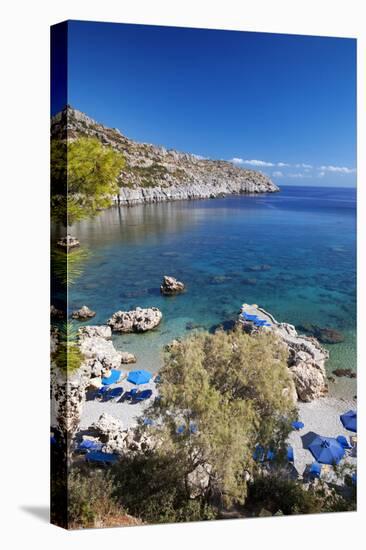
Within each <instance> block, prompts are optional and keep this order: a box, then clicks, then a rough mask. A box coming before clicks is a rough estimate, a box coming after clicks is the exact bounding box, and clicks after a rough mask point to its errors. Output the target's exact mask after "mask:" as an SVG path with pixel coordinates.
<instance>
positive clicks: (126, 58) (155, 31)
mask: <svg viewBox="0 0 366 550" xmlns="http://www.w3.org/2000/svg"><path fill="white" fill-rule="evenodd" d="M68 62H69V73H68V85H69V88H68V102H69V103H70V104H71V105H72V106H74V107H75V108H77V109H80V110H81V111H84V112H86V113H87V114H88V115H90V116H91V117H92V118H95V119H96V120H97V121H99V122H102V123H103V124H105V125H107V126H112V127H117V128H119V129H120V131H121V132H122V133H124V134H125V135H127V136H128V137H131V138H133V139H136V140H138V141H145V142H149V143H154V144H157V145H164V146H166V147H168V148H174V149H178V150H181V151H187V152H191V153H194V154H197V155H201V156H203V157H209V158H220V159H226V160H231V159H234V160H233V162H234V163H236V164H237V165H238V166H242V167H243V168H245V167H252V168H255V169H260V170H261V171H263V172H265V173H267V174H268V175H269V176H271V177H272V179H273V180H274V181H275V182H277V183H279V184H280V185H281V184H291V185H292V184H295V185H296V184H297V185H299V184H300V185H335V186H351V185H354V184H355V182H356V171H355V169H356V41H355V40H352V39H342V38H322V37H310V36H291V35H279V34H277V35H276V34H263V33H253V32H247V33H246V32H233V31H213V30H197V29H179V28H170V27H153V26H144V25H120V24H108V23H90V22H74V21H72V22H70V23H69V32H68ZM60 107H62V106H57V105H56V106H55V110H59V108H60Z"/></svg>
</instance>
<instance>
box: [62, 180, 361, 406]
mask: <svg viewBox="0 0 366 550" xmlns="http://www.w3.org/2000/svg"><path fill="white" fill-rule="evenodd" d="M72 234H73V235H75V236H77V237H78V238H79V239H80V241H81V243H82V245H84V246H87V247H89V249H90V250H91V252H92V254H91V256H90V259H89V260H88V262H87V263H86V265H85V270H84V272H83V274H82V276H81V277H80V278H79V279H78V280H77V282H76V283H75V284H74V285H73V286H72V287H71V289H70V293H69V300H70V302H69V307H70V309H74V308H79V307H80V306H82V305H83V304H86V305H88V306H89V307H90V308H92V309H93V310H95V311H96V312H97V316H96V317H95V318H94V319H93V320H92V321H91V322H92V323H96V324H101V323H105V322H106V320H107V319H108V317H109V316H110V315H111V314H112V313H113V312H115V311H117V310H119V309H122V310H129V309H133V308H135V307H136V306H141V307H147V306H156V307H158V308H159V309H161V311H162V312H163V316H164V318H163V322H162V323H161V325H160V326H159V327H158V328H157V329H156V330H154V331H152V332H149V333H146V334H137V335H135V334H132V335H122V336H115V337H114V342H115V345H116V347H118V348H120V349H126V350H128V351H130V352H133V353H135V354H136V355H137V357H138V364H137V365H138V366H143V367H144V368H146V369H149V370H152V371H156V370H158V369H159V367H160V365H161V361H162V358H161V351H162V348H163V345H164V344H166V343H167V342H169V341H171V340H172V339H173V338H176V337H182V336H185V335H189V334H190V333H191V330H192V327H193V329H194V328H197V329H198V330H200V329H207V330H213V328H214V327H215V326H216V325H219V324H221V323H226V322H229V321H230V320H232V319H235V318H236V316H237V313H238V311H239V308H240V305H241V304H242V303H243V302H248V303H256V304H259V305H260V306H262V307H264V308H265V309H267V310H268V311H270V312H271V313H272V314H273V315H274V316H275V317H276V318H277V320H279V321H286V322H289V323H292V324H294V325H295V326H298V325H303V324H304V323H312V324H315V325H318V326H320V327H329V328H335V329H337V330H339V331H341V332H342V334H343V335H344V337H345V340H344V342H342V343H339V344H333V345H328V346H326V347H327V348H328V349H329V351H330V360H329V361H328V365H327V368H328V371H329V373H330V372H331V371H332V370H334V369H336V368H350V369H352V370H355V369H356V191H355V189H345V188H329V187H327V188H325V187H323V188H319V187H318V188H317V187H285V186H283V187H282V188H281V192H280V193H273V194H264V195H253V196H245V195H243V196H235V197H226V198H222V199H212V200H197V201H176V202H170V203H160V204H156V205H155V204H154V205H142V206H135V207H132V208H126V207H123V208H120V209H118V208H117V207H114V208H111V209H109V210H107V211H105V212H103V213H102V214H101V215H100V216H98V217H96V218H94V219H92V220H87V221H83V222H80V223H79V224H77V225H75V226H74V227H73V230H72ZM165 274H166V275H173V276H175V277H177V278H178V279H179V280H181V281H183V282H184V283H185V284H186V285H187V292H186V293H185V294H182V295H179V296H176V297H163V296H161V295H160V292H159V286H160V283H161V280H162V278H163V275H165ZM88 324H90V322H89V323H88ZM134 368H135V366H134ZM355 386H356V384H355V380H350V379H345V378H338V379H337V383H336V384H335V385H333V384H331V393H332V394H339V395H345V396H346V395H347V396H348V395H354V394H355Z"/></svg>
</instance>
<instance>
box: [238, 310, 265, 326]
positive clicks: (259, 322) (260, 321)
mask: <svg viewBox="0 0 366 550" xmlns="http://www.w3.org/2000/svg"><path fill="white" fill-rule="evenodd" d="M241 316H242V317H243V319H244V321H250V322H252V323H253V324H254V326H256V327H270V326H272V325H271V323H269V322H268V321H267V320H266V319H261V318H260V317H258V315H251V314H250V313H246V312H245V311H242V314H241Z"/></svg>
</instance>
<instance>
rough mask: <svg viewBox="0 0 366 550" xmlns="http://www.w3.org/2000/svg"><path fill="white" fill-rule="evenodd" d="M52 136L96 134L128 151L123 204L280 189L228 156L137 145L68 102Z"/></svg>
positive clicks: (122, 176) (53, 124) (122, 177)
mask: <svg viewBox="0 0 366 550" xmlns="http://www.w3.org/2000/svg"><path fill="white" fill-rule="evenodd" d="M51 136H52V138H55V139H62V138H63V137H64V136H67V139H69V140H71V139H76V138H78V137H81V136H90V137H92V136H93V137H97V138H98V139H99V140H100V141H101V142H102V143H103V144H105V145H109V146H111V147H113V148H114V149H116V150H118V151H120V152H121V153H123V156H124V158H125V161H126V164H125V168H124V169H123V171H122V172H121V174H120V176H119V184H120V191H119V195H118V196H117V197H114V200H115V201H116V202H119V203H120V204H121V205H129V206H130V205H134V204H141V203H153V202H160V201H168V200H169V201H170V200H187V199H204V198H214V197H222V196H225V195H231V194H242V193H272V192H275V191H279V188H278V187H277V186H276V185H275V184H274V183H272V181H271V180H270V179H269V178H268V177H267V176H265V175H264V174H262V173H260V172H256V171H254V170H245V169H243V168H238V167H236V166H234V165H233V164H232V163H231V162H228V161H224V160H210V159H202V158H200V157H197V156H196V155H192V154H188V153H181V152H178V151H175V150H173V149H166V148H164V147H157V146H155V145H151V144H148V143H138V142H136V141H133V140H132V139H129V138H127V137H126V136H124V135H123V134H121V132H120V131H119V130H118V129H116V128H107V127H106V126H103V125H102V124H99V123H97V122H96V121H95V120H93V119H91V118H90V117H88V116H87V115H85V114H84V113H81V112H80V111H77V110H76V109H73V108H72V107H69V106H68V107H67V108H65V109H64V110H63V111H61V112H60V113H58V114H57V115H55V116H54V117H53V118H52V120H51Z"/></svg>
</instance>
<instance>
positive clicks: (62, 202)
mask: <svg viewBox="0 0 366 550" xmlns="http://www.w3.org/2000/svg"><path fill="white" fill-rule="evenodd" d="M123 166H124V159H123V156H122V155H121V153H119V152H117V151H115V150H114V149H112V147H105V146H103V145H102V144H101V142H100V141H99V140H98V139H97V138H94V137H82V138H79V139H77V140H74V141H68V142H67V143H65V142H64V141H60V140H54V141H52V143H51V182H52V215H53V217H54V218H55V219H56V220H57V221H59V222H61V223H63V224H64V225H66V224H67V225H72V224H73V223H74V222H75V221H78V220H81V219H83V218H85V217H89V216H91V215H94V214H95V213H96V212H97V211H98V210H100V209H103V208H106V207H108V206H110V203H111V195H114V194H116V193H117V192H118V186H117V177H118V175H119V174H120V172H121V170H122V168H123Z"/></svg>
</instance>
